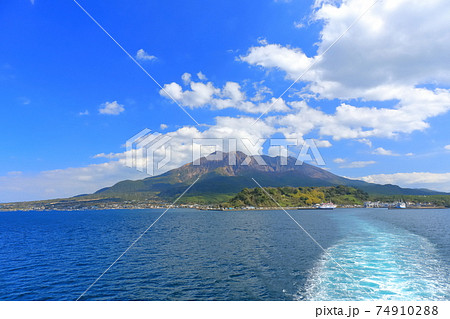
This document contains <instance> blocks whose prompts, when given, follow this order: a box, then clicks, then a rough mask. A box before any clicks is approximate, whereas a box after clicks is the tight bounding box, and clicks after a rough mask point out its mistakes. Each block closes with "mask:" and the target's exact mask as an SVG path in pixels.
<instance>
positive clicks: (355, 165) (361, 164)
mask: <svg viewBox="0 0 450 319" xmlns="http://www.w3.org/2000/svg"><path fill="white" fill-rule="evenodd" d="M375 163H376V162H375V161H355V162H350V163H348V164H345V165H341V166H339V167H340V168H363V167H366V166H368V165H372V164H375Z"/></svg>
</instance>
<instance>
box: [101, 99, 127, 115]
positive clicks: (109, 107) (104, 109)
mask: <svg viewBox="0 0 450 319" xmlns="http://www.w3.org/2000/svg"><path fill="white" fill-rule="evenodd" d="M98 111H99V113H100V114H106V115H119V114H120V113H122V112H123V111H125V108H124V106H123V105H122V104H119V103H117V101H114V102H105V103H103V104H102V105H101V106H100V108H99V109H98Z"/></svg>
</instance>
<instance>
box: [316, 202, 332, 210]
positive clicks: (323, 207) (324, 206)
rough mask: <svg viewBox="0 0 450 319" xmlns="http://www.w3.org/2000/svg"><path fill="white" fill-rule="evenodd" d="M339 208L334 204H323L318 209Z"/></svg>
mask: <svg viewBox="0 0 450 319" xmlns="http://www.w3.org/2000/svg"><path fill="white" fill-rule="evenodd" d="M336 207H337V206H336V205H334V204H333V203H332V202H329V203H322V204H320V205H319V207H317V209H335V208H336Z"/></svg>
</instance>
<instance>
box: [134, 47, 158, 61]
mask: <svg viewBox="0 0 450 319" xmlns="http://www.w3.org/2000/svg"><path fill="white" fill-rule="evenodd" d="M136 59H138V60H140V61H153V60H156V56H154V55H151V54H148V53H147V52H145V51H144V49H139V50H138V51H137V52H136Z"/></svg>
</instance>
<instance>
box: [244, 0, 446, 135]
mask: <svg viewBox="0 0 450 319" xmlns="http://www.w3.org/2000/svg"><path fill="white" fill-rule="evenodd" d="M372 3H373V1H371V0H367V1H361V0H345V1H342V3H341V2H339V4H337V2H334V1H316V4H315V7H316V10H315V12H314V14H313V19H315V20H320V21H322V22H323V25H324V27H323V29H322V31H321V39H320V42H319V43H318V50H317V55H316V56H311V57H308V56H306V55H305V54H304V53H303V51H302V50H301V49H300V48H293V47H288V46H282V45H280V44H270V43H262V44H261V45H260V46H256V47H252V48H250V49H249V51H248V52H247V54H245V55H242V56H241V57H240V60H241V61H244V62H246V63H248V64H250V65H254V66H259V67H261V68H263V69H264V70H271V69H276V70H280V71H282V72H284V73H285V75H286V77H287V79H290V80H294V79H297V78H298V77H299V76H300V75H301V74H302V73H303V72H304V71H305V70H306V69H307V68H308V66H310V65H312V64H314V66H313V67H312V69H311V70H309V71H308V72H307V73H305V74H304V76H303V77H302V79H301V81H304V82H306V83H307V86H306V88H307V89H308V90H310V91H311V93H312V94H313V96H316V97H317V98H318V99H335V98H338V99H361V100H363V101H365V103H366V104H367V105H368V106H364V107H357V106H353V105H351V103H350V102H347V103H342V104H341V105H339V106H338V107H337V108H336V111H335V114H332V115H328V114H325V113H322V114H320V113H318V112H315V111H313V110H306V109H303V111H302V112H303V113H305V112H306V111H308V112H309V113H314V112H315V113H316V116H318V117H320V118H321V119H322V120H323V123H322V124H320V123H319V124H318V125H317V126H319V129H320V133H321V134H323V135H330V136H333V138H334V139H343V138H348V139H359V140H360V141H363V140H364V141H369V140H368V138H370V137H388V138H392V137H395V136H397V135H398V134H400V133H405V134H409V133H411V132H413V131H416V130H419V131H423V130H425V129H427V128H428V127H429V123H428V119H430V118H431V117H435V116H438V115H442V114H444V113H446V112H448V111H449V110H450V91H449V90H448V89H446V88H445V87H446V86H445V85H441V86H442V87H439V85H437V86H436V83H441V84H448V83H450V75H449V74H450V65H449V64H448V63H446V61H447V57H446V52H448V50H449V49H450V34H449V33H448V32H446V31H445V30H446V23H447V22H446V21H447V20H448V19H447V17H448V15H449V14H450V7H448V6H447V4H446V1H444V0H436V1H433V2H430V3H426V4H425V3H424V2H421V1H418V0H414V1H380V2H378V3H377V4H376V5H375V6H374V7H373V8H372V9H371V10H370V11H369V12H368V13H367V14H366V15H364V16H363V17H362V18H361V20H360V21H359V22H358V23H356V24H355V25H354V26H353V27H352V28H351V29H350V31H348V32H347V33H346V34H345V36H343V37H342V38H341V39H340V40H339V42H338V43H337V44H336V45H334V46H333V48H332V49H331V50H330V51H328V52H327V53H326V54H325V55H323V56H321V53H323V52H324V51H325V50H326V49H327V48H328V47H329V46H330V45H331V44H332V43H333V42H334V41H335V40H336V39H337V38H338V37H339V36H340V35H341V34H342V33H343V32H344V31H345V30H346V28H347V27H348V26H349V25H350V24H351V23H352V22H353V21H354V20H355V19H357V18H358V17H359V16H360V14H361V13H362V12H363V11H365V10H366V9H367V8H368V7H369V6H370V5H371V4H372ZM430 17H433V18H430ZM442 33H445V35H444V36H441V34H442ZM429 83H432V84H434V85H433V87H437V88H428V87H427V84H429ZM371 101H389V102H391V103H390V104H391V105H392V106H390V107H371V106H370V104H371ZM302 112H300V113H302ZM297 117H303V116H302V115H301V114H299V115H298V116H297ZM312 124H315V123H312ZM369 142H370V141H369Z"/></svg>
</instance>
